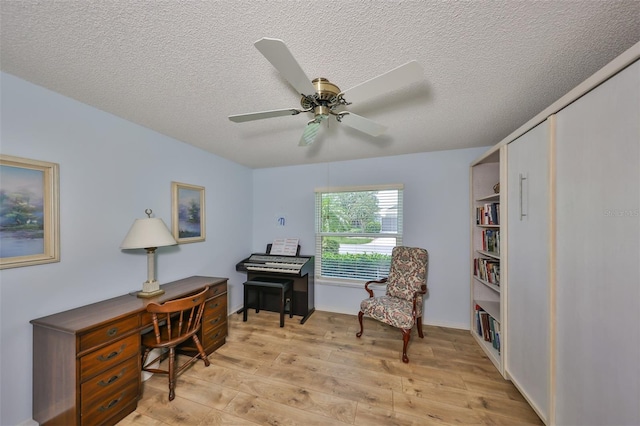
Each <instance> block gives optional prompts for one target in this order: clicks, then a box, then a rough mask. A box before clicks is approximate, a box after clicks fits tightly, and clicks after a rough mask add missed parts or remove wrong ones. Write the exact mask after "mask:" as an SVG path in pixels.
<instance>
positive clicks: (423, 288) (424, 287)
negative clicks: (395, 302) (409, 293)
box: [412, 284, 427, 319]
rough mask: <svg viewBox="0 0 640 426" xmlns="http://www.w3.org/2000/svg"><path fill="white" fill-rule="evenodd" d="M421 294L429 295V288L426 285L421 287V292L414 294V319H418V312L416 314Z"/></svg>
mask: <svg viewBox="0 0 640 426" xmlns="http://www.w3.org/2000/svg"><path fill="white" fill-rule="evenodd" d="M421 294H427V286H426V284H422V286H420V291H416V292H415V293H414V294H413V311H412V313H413V318H414V319H415V318H416V317H417V312H416V300H417V299H418V295H421Z"/></svg>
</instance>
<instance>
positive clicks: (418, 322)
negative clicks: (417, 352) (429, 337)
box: [416, 317, 424, 339]
mask: <svg viewBox="0 0 640 426" xmlns="http://www.w3.org/2000/svg"><path fill="white" fill-rule="evenodd" d="M416 324H417V325H418V336H420V338H421V339H424V333H423V332H422V317H418V319H417V320H416Z"/></svg>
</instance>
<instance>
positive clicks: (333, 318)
mask: <svg viewBox="0 0 640 426" xmlns="http://www.w3.org/2000/svg"><path fill="white" fill-rule="evenodd" d="M299 321H300V317H294V318H292V319H290V318H288V317H287V318H286V319H285V326H284V327H282V328H281V327H279V315H278V314H277V313H275V312H267V311H261V312H260V313H259V314H255V312H252V313H250V315H249V319H248V321H247V322H243V321H242V316H241V315H237V314H231V315H230V316H229V317H228V324H229V334H228V337H227V343H226V344H225V345H223V346H222V347H220V348H219V349H218V350H216V352H214V353H212V354H211V355H209V360H210V361H211V365H210V366H209V367H205V366H204V363H203V362H201V361H200V362H197V363H196V364H194V365H192V366H191V367H190V368H188V369H187V370H186V371H184V372H183V373H182V374H181V375H180V376H179V377H178V379H177V384H176V398H175V400H174V401H172V402H169V401H168V400H167V399H168V398H167V396H168V385H167V378H166V376H157V375H156V376H154V377H152V378H150V379H149V380H148V381H146V382H145V383H144V385H143V394H142V399H141V400H140V401H139V403H138V408H137V410H136V411H135V412H134V413H131V414H130V415H129V416H127V417H126V418H125V419H123V420H122V421H121V422H120V425H121V426H130V425H148V426H166V425H178V424H180V425H194V426H208V425H254V426H255V425H281V426H282V425H316V424H318V425H323V426H324V425H342V424H345V425H347V424H348V425H366V426H376V425H384V426H387V425H432V424H433V425H453V424H484V425H505V426H506V425H515V424H526V425H541V424H542V422H541V421H540V419H539V418H538V416H537V415H536V414H535V412H534V411H533V410H532V409H531V407H530V406H529V405H528V404H527V403H526V400H525V399H524V398H523V397H522V395H520V393H519V392H518V390H517V389H516V388H515V386H513V384H512V383H510V382H509V381H506V380H504V378H503V377H502V376H501V375H500V374H499V373H498V371H497V370H496V369H495V367H494V366H493V364H492V363H491V361H490V360H489V359H488V358H487V357H486V355H485V354H484V352H483V351H482V349H480V347H479V346H478V344H477V343H476V342H475V340H474V339H473V337H472V336H471V334H470V333H469V331H466V330H457V329H448V328H444V327H437V326H424V334H425V337H424V339H420V338H419V337H418V335H417V332H416V330H415V329H414V330H413V332H412V335H411V340H410V343H409V350H408V355H409V359H410V362H409V363H408V364H405V363H403V362H402V360H401V349H402V334H401V333H400V331H399V330H397V329H395V328H393V327H390V326H388V325H386V324H382V323H380V322H378V321H375V320H372V319H370V318H365V319H364V334H363V336H362V337H361V338H357V337H356V336H355V333H356V332H357V331H358V330H359V323H358V318H357V316H355V315H345V314H335V313H329V312H322V311H316V312H314V313H313V315H311V316H310V317H309V319H308V320H307V321H306V322H305V324H300V322H299Z"/></svg>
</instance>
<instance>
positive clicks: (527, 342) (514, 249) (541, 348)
mask: <svg viewBox="0 0 640 426" xmlns="http://www.w3.org/2000/svg"><path fill="white" fill-rule="evenodd" d="M507 188H508V190H507V191H508V195H507V200H508V202H507V214H508V217H507V226H508V234H507V235H508V241H507V247H508V249H507V262H508V277H507V286H508V288H507V310H508V313H507V318H508V321H507V323H506V326H507V336H508V337H509V341H508V345H509V347H508V348H507V351H506V353H507V359H506V370H507V373H508V374H509V376H510V377H511V380H512V381H513V383H514V384H515V385H516V386H517V387H518V388H519V389H520V391H521V392H522V394H523V395H524V396H525V397H526V398H527V400H528V401H529V403H530V404H531V406H532V407H533V408H534V409H535V410H536V411H537V412H538V415H539V416H541V417H542V418H543V420H545V422H546V421H547V420H548V417H549V370H550V353H549V351H550V337H549V336H550V334H549V333H550V325H549V323H550V309H549V216H550V212H549V124H548V121H545V122H543V123H541V124H539V125H538V126H536V127H534V128H533V129H531V130H530V131H528V132H527V133H525V134H524V135H522V136H521V137H519V138H518V139H516V140H515V141H513V142H512V143H510V144H509V145H508V146H507Z"/></svg>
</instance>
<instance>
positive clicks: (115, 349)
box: [80, 333, 140, 382]
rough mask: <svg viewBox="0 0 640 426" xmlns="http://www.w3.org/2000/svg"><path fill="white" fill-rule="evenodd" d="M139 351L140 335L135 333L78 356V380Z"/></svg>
mask: <svg viewBox="0 0 640 426" xmlns="http://www.w3.org/2000/svg"><path fill="white" fill-rule="evenodd" d="M139 353H140V335H139V334H137V333H136V334H132V335H131V336H129V337H126V338H124V339H121V340H118V341H117V342H113V343H112V344H110V345H109V346H105V347H104V348H102V349H98V350H97V351H93V352H91V353H90V354H87V355H85V356H83V357H82V358H80V380H81V381H82V382H84V381H85V380H87V379H88V378H90V377H92V376H95V375H96V374H97V373H100V372H101V371H105V370H107V369H109V368H111V367H113V366H114V365H116V364H119V363H120V362H122V361H124V360H125V359H127V358H130V357H132V356H133V355H138V354H139Z"/></svg>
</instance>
